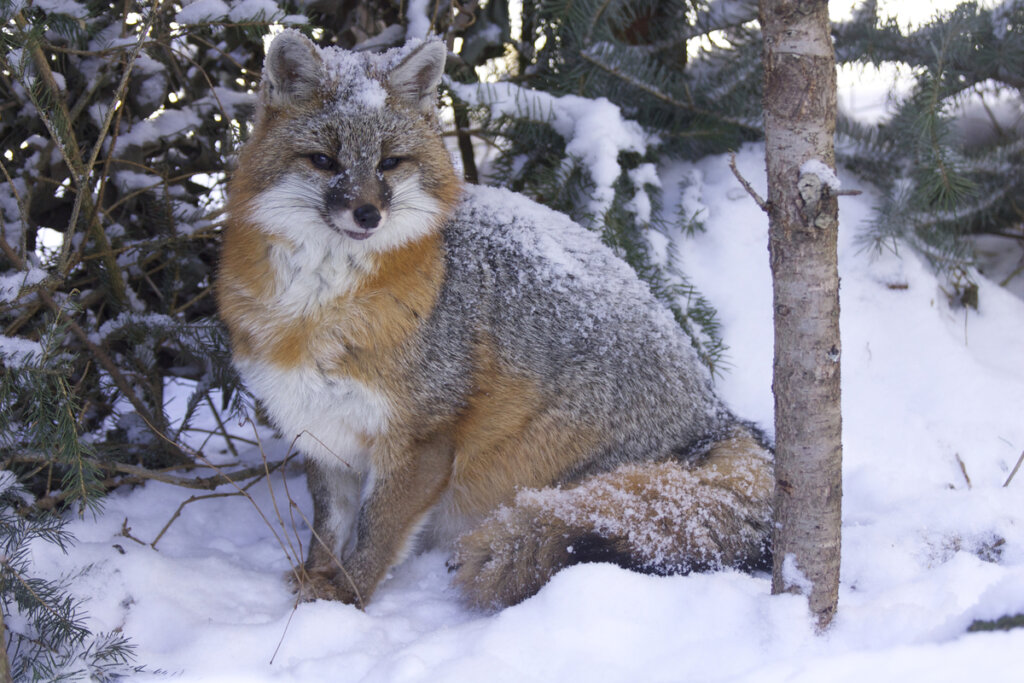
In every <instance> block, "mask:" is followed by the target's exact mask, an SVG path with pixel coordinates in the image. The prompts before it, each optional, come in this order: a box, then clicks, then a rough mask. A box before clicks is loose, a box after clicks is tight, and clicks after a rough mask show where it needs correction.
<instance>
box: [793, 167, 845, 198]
mask: <svg viewBox="0 0 1024 683" xmlns="http://www.w3.org/2000/svg"><path fill="white" fill-rule="evenodd" d="M800 175H813V176H816V177H817V178H818V181H819V182H820V183H821V184H822V185H824V186H825V187H827V188H829V189H830V190H832V191H833V192H838V191H839V190H841V189H842V183H840V182H839V177H838V176H836V172H835V171H833V170H832V169H831V167H829V165H828V164H826V163H825V162H824V161H822V160H821V159H808V160H807V161H805V162H804V163H802V164H800Z"/></svg>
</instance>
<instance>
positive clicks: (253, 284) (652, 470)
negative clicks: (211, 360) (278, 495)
mask: <svg viewBox="0 0 1024 683" xmlns="http://www.w3.org/2000/svg"><path fill="white" fill-rule="evenodd" d="M445 58H446V51H445V48H444V46H443V45H442V44H441V43H440V42H436V41H435V42H429V41H428V42H423V43H419V44H418V45H415V46H406V47H405V48H399V49H395V50H391V51H388V52H386V53H383V54H376V55H374V54H360V53H351V52H346V51H343V50H340V49H336V48H328V49H320V48H318V47H316V46H315V45H314V44H313V43H312V42H311V41H309V40H308V39H306V38H305V37H304V36H302V35H301V34H300V33H298V32H295V31H285V32H283V33H281V34H280V35H278V36H277V37H276V38H275V39H274V41H273V43H272V44H271V46H270V48H269V50H268V53H267V58H266V64H265V66H264V72H263V81H262V84H261V87H260V91H259V96H258V97H259V99H258V105H257V110H256V115H255V123H254V127H253V129H252V134H251V136H250V138H249V140H248V141H247V142H246V144H245V145H244V147H243V149H242V150H241V152H240V156H239V160H238V166H237V170H236V171H235V172H234V174H233V177H232V179H231V183H230V187H229V206H228V216H229V217H228V221H227V227H226V228H225V231H224V241H223V250H222V256H221V265H220V272H219V278H218V284H217V298H218V303H219V308H220V312H221V316H222V318H223V320H224V321H225V323H226V324H227V326H228V328H229V331H230V335H231V340H232V347H233V354H234V362H235V364H236V366H237V368H238V370H239V371H240V373H241V375H242V377H243V379H244V381H245V382H246V384H247V386H248V387H249V388H250V390H251V391H252V393H253V394H254V395H255V396H256V397H257V398H258V399H259V400H260V401H261V402H262V403H263V405H264V407H265V409H266V411H267V414H268V415H269V416H270V417H271V419H272V421H273V422H274V423H275V424H276V426H277V427H278V428H279V429H280V430H282V431H283V432H284V433H286V434H287V435H288V436H294V435H297V444H298V447H299V448H300V449H301V450H302V451H303V453H304V455H305V457H306V468H307V473H308V483H309V488H310V491H311V493H312V498H313V505H314V511H313V512H314V519H313V540H312V541H311V544H310V550H309V555H308V559H307V560H306V562H305V564H304V566H302V567H297V568H296V569H295V572H294V577H293V578H294V580H295V585H296V590H298V591H299V593H300V595H301V597H303V598H305V599H316V598H328V599H336V600H341V601H344V602H347V603H354V604H356V605H359V606H364V605H365V604H366V603H367V601H368V600H369V599H370V598H371V596H372V595H373V593H374V590H375V589H376V588H377V586H378V584H379V583H380V581H381V580H382V579H383V578H384V576H385V575H386V574H387V572H388V570H389V569H390V568H391V567H392V566H393V565H395V564H396V563H397V562H399V561H400V560H401V559H402V558H403V557H404V556H405V555H406V554H407V553H408V552H410V551H411V550H413V549H414V548H417V547H425V546H429V545H433V546H441V547H445V548H449V549H450V550H451V553H452V554H451V560H450V567H451V568H452V571H453V573H454V576H453V581H454V583H455V584H456V585H457V586H458V587H459V588H460V589H461V592H462V594H463V595H464V596H465V598H466V600H467V601H468V602H469V603H470V604H472V605H475V606H477V607H479V608H483V609H491V608H498V607H502V606H506V605H512V604H515V603H517V602H519V601H521V600H524V599H526V598H527V597H529V596H531V595H533V594H534V593H535V592H537V591H538V590H539V589H540V588H541V586H543V585H544V583H545V582H546V581H547V580H548V579H549V578H550V577H551V576H552V575H553V574H554V573H555V572H557V571H558V570H559V569H561V568H563V567H565V566H568V565H571V564H575V563H579V562H591V561H597V562H612V563H616V564H618V565H621V566H623V567H627V568H630V569H633V570H637V571H642V572H649V573H655V574H667V573H680V572H687V571H693V570H701V569H709V568H716V567H723V566H733V567H752V566H756V565H759V564H761V563H762V562H763V561H764V560H765V558H766V556H767V552H768V549H767V543H768V535H769V534H768V532H769V527H770V518H771V509H770V508H771V496H772V488H773V485H774V482H773V477H772V455H771V451H770V449H769V448H768V446H766V445H765V443H764V440H763V438H762V436H761V435H760V434H759V432H757V430H756V429H755V428H753V427H752V426H750V425H748V424H745V423H743V422H741V421H739V420H738V419H737V418H736V417H734V416H733V415H732V414H731V413H730V411H729V410H728V409H727V408H726V407H725V406H724V405H723V403H722V402H721V401H720V400H719V399H718V398H717V397H716V396H715V394H714V392H713V390H712V387H711V379H710V375H709V373H708V372H707V370H706V369H705V368H704V367H703V366H702V365H701V363H700V362H699V360H698V358H697V355H696V353H695V351H694V349H693V348H692V346H691V345H690V343H689V340H688V338H687V337H686V336H685V334H684V333H683V332H682V331H681V330H680V328H679V327H678V325H677V324H676V323H675V321H674V320H673V318H672V316H671V314H669V313H668V311H666V310H665V309H664V308H663V307H662V306H661V305H659V304H658V303H657V302H656V301H655V299H654V298H653V296H652V295H651V293H650V290H649V289H648V287H647V286H646V285H644V284H643V283H641V282H640V281H639V280H638V279H637V277H636V276H635V274H634V273H633V272H632V271H631V270H630V268H629V267H628V266H627V265H626V264H625V263H624V262H622V261H621V260H619V259H618V258H617V257H616V256H614V255H613V253H612V252H611V251H610V250H609V249H607V248H606V247H604V246H603V245H602V244H601V243H600V241H599V240H598V239H597V238H596V236H595V235H594V234H593V233H591V232H589V231H587V230H585V229H584V228H581V227H579V226H578V225H576V224H574V223H573V222H572V221H571V220H569V219H568V218H567V217H565V216H563V215H561V214H558V213H556V212H554V211H551V210H549V209H546V208H544V207H542V206H540V205H537V204H535V203H533V202H531V201H530V200H528V199H526V198H524V197H522V196H520V195H516V194H514V193H511V192H508V191H504V190H500V189H493V188H484V187H475V186H472V187H469V186H467V187H464V186H463V183H462V182H461V180H460V178H459V177H458V175H457V173H456V172H455V170H454V168H453V165H452V162H451V158H450V155H449V152H448V151H447V149H446V147H445V145H444V142H443V140H442V136H441V130H440V125H439V122H438V115H437V87H438V84H439V83H440V80H441V76H442V72H443V68H444V63H445Z"/></svg>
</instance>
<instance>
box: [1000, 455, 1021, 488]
mask: <svg viewBox="0 0 1024 683" xmlns="http://www.w3.org/2000/svg"><path fill="white" fill-rule="evenodd" d="M1022 462H1024V451H1021V452H1020V457H1019V458H1017V464H1016V465H1014V466H1013V471H1012V472H1010V476H1009V477H1007V478H1006V483H1005V484H1003V488H1004V489H1005V488H1006V487H1007V486H1009V485H1010V482H1011V481H1013V478H1014V476H1016V474H1017V470H1019V469H1020V465H1021V463H1022Z"/></svg>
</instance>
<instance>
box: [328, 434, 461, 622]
mask: <svg viewBox="0 0 1024 683" xmlns="http://www.w3.org/2000/svg"><path fill="white" fill-rule="evenodd" d="M385 449H386V450H385V451H384V452H383V453H382V456H383V457H382V458H380V459H379V460H378V462H381V463H383V464H384V465H385V466H384V467H381V468H379V470H378V471H377V472H375V476H374V477H373V483H372V486H371V488H370V491H369V492H368V495H366V496H365V499H364V500H363V503H362V505H361V507H360V508H359V515H358V517H357V519H356V526H355V538H354V548H352V550H351V552H346V553H345V554H344V556H343V558H344V559H343V560H342V563H341V566H335V567H334V568H333V570H331V569H328V571H327V572H322V573H321V574H320V576H321V577H323V578H329V579H330V583H331V584H332V585H333V594H332V595H331V597H332V598H334V599H336V600H341V601H342V602H346V603H350V604H354V605H356V606H358V607H360V608H362V607H365V605H366V603H367V601H369V599H370V596H371V595H372V594H373V592H374V590H375V589H376V588H377V584H378V583H380V580H381V579H382V578H384V575H385V574H386V573H387V571H388V569H390V568H391V566H392V565H394V564H395V563H396V562H398V561H399V560H400V559H402V555H403V554H404V552H405V551H407V550H408V548H409V546H410V545H411V543H412V541H413V540H414V539H413V536H414V535H415V531H416V530H417V528H418V526H419V524H420V522H421V521H422V520H423V518H424V516H425V515H426V514H427V512H429V510H430V509H431V508H432V507H433V505H434V504H435V503H436V502H437V500H438V498H440V496H441V494H442V493H443V491H444V489H445V487H446V486H447V485H448V481H449V479H450V477H451V472H452V462H453V456H454V450H453V448H452V447H451V445H450V444H449V443H447V441H443V440H433V441H428V442H419V443H416V444H413V445H411V446H405V447H401V448H387V447H386V446H385ZM396 452H397V453H401V455H400V456H398V457H394V456H395V455H396ZM388 465H390V466H388ZM350 545H351V543H350ZM310 557H311V559H312V557H313V556H312V553H311V554H310Z"/></svg>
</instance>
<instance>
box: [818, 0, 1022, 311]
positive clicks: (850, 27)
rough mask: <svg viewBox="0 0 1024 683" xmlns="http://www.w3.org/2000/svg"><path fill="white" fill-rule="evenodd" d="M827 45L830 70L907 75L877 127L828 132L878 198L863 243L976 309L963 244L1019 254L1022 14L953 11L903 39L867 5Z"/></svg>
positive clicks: (1005, 6) (1011, 3) (849, 124)
mask: <svg viewBox="0 0 1024 683" xmlns="http://www.w3.org/2000/svg"><path fill="white" fill-rule="evenodd" d="M835 38H836V51H837V58H838V59H839V60H840V61H845V62H860V63H870V64H874V65H879V64H882V63H889V64H896V65H899V66H900V67H901V68H902V69H904V72H909V73H911V74H913V84H912V87H911V89H910V91H909V92H908V93H907V94H906V95H904V96H902V97H900V98H899V100H898V101H897V102H896V110H895V112H894V113H893V114H892V116H890V117H888V118H887V119H886V120H884V121H882V122H881V123H879V124H877V125H870V126H867V125H858V124H857V123H856V122H854V121H851V120H850V119H845V120H840V122H839V132H840V135H841V140H842V144H841V145H840V146H839V148H838V149H837V153H838V157H839V161H840V162H841V163H843V164H845V165H846V166H848V167H849V168H851V169H853V170H855V171H857V172H858V173H860V174H861V175H863V176H864V177H865V178H867V179H869V180H870V181H872V182H873V183H875V184H876V185H877V186H878V187H879V189H880V190H882V192H883V193H884V194H883V203H882V205H881V206H880V207H878V210H877V212H876V214H875V221H874V223H873V225H872V227H871V230H870V231H869V232H868V233H867V234H865V235H864V238H865V240H866V242H868V243H869V244H871V245H873V246H874V247H875V248H890V249H896V248H897V247H898V245H900V244H909V245H911V246H912V247H913V248H915V249H916V250H917V251H918V252H919V253H921V254H923V255H924V256H925V257H926V258H927V259H928V261H929V262H930V263H931V264H932V266H933V267H934V268H936V270H938V271H939V272H941V273H943V274H945V275H946V276H947V278H948V281H949V283H950V285H951V287H952V289H951V291H950V292H949V293H950V296H951V299H952V300H953V303H960V304H966V305H974V306H977V287H976V286H975V285H974V284H973V278H974V275H973V273H974V270H973V268H972V266H974V265H975V257H974V251H973V242H972V240H971V237H972V236H974V235H982V234H994V235H1003V236H1005V237H1007V238H1009V239H1011V240H1016V241H1018V242H1024V228H1022V224H1024V220H1022V219H1024V204H1022V201H1021V197H1022V196H1024V120H1022V115H1021V111H1022V99H1021V96H1022V89H1024V2H1020V1H1019V0H1006V1H1004V2H1001V3H999V4H998V5H996V6H994V7H991V6H989V7H983V6H981V5H980V4H978V3H976V2H965V3H962V4H960V5H959V6H958V7H956V8H955V9H954V10H952V11H950V12H947V13H945V14H942V15H939V16H936V17H935V18H933V20H931V21H930V22H928V23H926V24H924V25H921V26H918V27H914V28H912V29H909V30H908V29H903V28H901V27H900V25H899V24H898V23H897V22H896V20H895V19H893V18H891V17H883V16H881V15H880V14H879V12H878V8H877V3H876V2H873V1H872V2H867V3H865V4H864V5H863V6H861V8H860V9H859V11H858V12H857V13H856V15H855V16H854V17H853V19H852V20H850V21H847V22H845V23H842V24H840V25H837V26H836V28H835Z"/></svg>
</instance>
